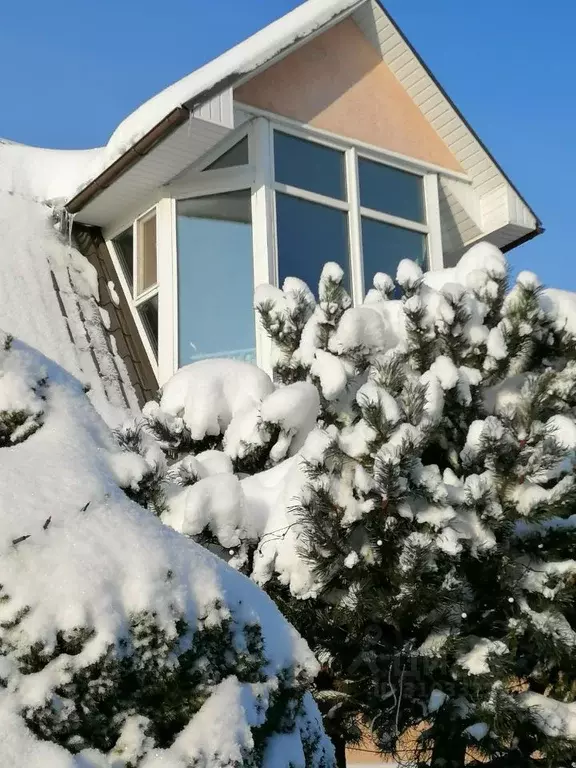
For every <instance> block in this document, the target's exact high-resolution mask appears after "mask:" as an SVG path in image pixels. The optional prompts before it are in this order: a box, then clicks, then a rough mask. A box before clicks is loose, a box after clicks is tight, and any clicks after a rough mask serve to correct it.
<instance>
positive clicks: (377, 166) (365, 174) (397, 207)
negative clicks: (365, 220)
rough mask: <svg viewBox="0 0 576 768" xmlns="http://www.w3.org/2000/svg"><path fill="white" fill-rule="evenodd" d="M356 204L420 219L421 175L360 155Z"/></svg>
mask: <svg viewBox="0 0 576 768" xmlns="http://www.w3.org/2000/svg"><path fill="white" fill-rule="evenodd" d="M358 174H359V180H360V205H362V206H364V207H365V208H372V209H373V210H375V211H382V213H389V214H391V215H392V216H400V217H401V218H403V219H410V220H411V221H419V222H422V223H423V222H424V221H425V219H426V217H425V214H424V196H423V191H422V177H421V176H415V175H414V174H413V173H406V172H405V171H400V170H398V168H391V167H390V166H388V165H382V164H381V163H373V162H372V161H371V160H365V159H364V158H360V159H359V160H358Z"/></svg>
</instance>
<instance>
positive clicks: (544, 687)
mask: <svg viewBox="0 0 576 768" xmlns="http://www.w3.org/2000/svg"><path fill="white" fill-rule="evenodd" d="M318 296H319V299H318V302H316V300H315V299H314V297H313V295H312V293H311V291H310V290H309V289H308V288H307V286H305V285H304V284H303V283H302V282H301V281H298V280H295V279H290V280H288V281H286V283H285V285H284V287H283V290H282V291H280V290H278V289H274V288H270V287H266V288H260V289H258V291H257V296H256V304H257V308H258V310H259V312H260V315H261V318H262V322H263V326H264V327H265V329H266V331H267V332H268V334H269V336H270V338H271V341H272V346H273V350H274V379H275V382H276V386H277V390H276V394H274V396H277V395H281V394H282V393H283V392H286V391H287V390H288V391H289V389H288V388H289V387H294V386H296V385H298V384H308V385H313V386H314V387H315V388H316V389H317V390H318V401H319V408H318V411H317V419H316V427H317V429H316V430H313V431H312V432H311V433H310V436H309V439H308V441H307V442H306V444H305V445H304V449H303V450H302V452H301V454H299V455H300V456H301V459H300V463H301V465H304V466H305V468H306V482H305V483H303V484H301V485H300V486H299V490H298V494H297V496H296V497H294V498H293V499H292V501H291V502H290V504H289V508H288V509H287V510H286V515H285V517H284V520H285V521H287V522H286V524H285V525H283V526H281V527H276V526H272V527H270V526H269V527H268V528H266V529H261V530H260V533H257V532H256V533H255V532H254V529H251V528H250V513H251V510H250V507H249V504H248V503H247V500H246V499H245V498H244V496H243V495H242V492H241V490H239V491H238V497H237V499H238V501H237V503H236V507H234V503H231V505H230V507H229V508H228V509H227V510H226V513H225V514H224V517H223V518H222V517H221V515H222V507H221V506H220V507H218V510H219V511H218V513H217V514H212V512H210V511H209V509H216V507H214V506H213V505H208V506H207V501H206V499H207V498H208V496H210V495H212V496H214V498H218V494H219V490H218V485H219V484H221V485H222V486H224V485H225V484H224V482H223V481H222V479H221V476H217V477H215V478H212V479H211V478H206V477H204V476H203V474H202V473H203V469H202V454H198V453H196V457H197V459H199V464H198V465H196V464H193V465H191V466H190V467H188V466H187V465H186V462H189V461H190V457H189V456H187V455H186V452H185V451H183V452H182V453H178V454H177V455H175V458H176V459H177V462H176V464H175V465H173V470H172V471H176V472H178V474H179V476H180V477H181V484H182V485H183V486H189V487H193V486H194V485H196V486H197V487H198V489H200V488H202V492H203V494H208V496H206V495H204V496H202V495H201V494H200V493H198V494H197V495H196V496H195V497H194V498H195V504H196V505H197V507H196V508H195V511H194V514H192V515H189V517H188V518H187V519H186V520H185V522H184V525H183V524H182V521H181V520H180V521H178V520H177V519H176V518H175V517H174V516H173V515H174V512H173V509H174V505H173V501H172V500H170V499H169V501H168V507H169V508H170V509H171V511H170V513H169V515H168V516H164V517H163V519H165V520H166V522H168V523H169V524H171V525H175V527H177V528H180V529H181V530H184V529H185V531H186V532H188V533H192V534H193V535H196V536H198V535H199V534H200V533H201V536H200V538H203V540H204V543H205V544H207V545H208V546H209V548H211V549H215V550H217V551H219V553H220V554H221V555H222V556H224V557H225V558H226V559H228V558H230V557H231V558H232V559H231V562H232V563H233V564H234V565H236V566H237V567H240V568H242V569H243V570H244V571H245V572H246V573H252V574H253V575H254V577H255V578H257V579H258V581H259V582H260V583H263V584H264V586H265V588H266V590H267V592H268V593H269V594H270V595H271V596H272V597H273V599H274V600H275V601H276V603H277V605H278V606H279V607H280V609H281V610H282V612H283V613H284V615H285V616H287V617H288V618H289V619H290V621H291V622H292V623H293V624H294V625H295V626H296V627H297V628H298V629H299V631H300V632H301V633H302V634H303V636H304V637H305V638H306V639H307V641H308V643H309V644H310V646H311V648H312V649H313V651H314V652H315V653H316V655H317V658H318V659H319V660H320V662H321V665H322V666H321V673H320V675H319V676H318V678H317V680H316V691H315V696H316V700H317V702H318V704H319V705H320V708H321V710H322V713H323V716H324V724H325V727H326V730H327V731H328V733H329V734H330V735H331V737H332V739H333V741H334V743H335V746H336V752H337V756H338V759H339V763H340V764H341V765H343V764H344V762H345V746H346V744H351V743H354V742H355V741H356V740H357V739H358V738H359V737H360V735H361V733H362V731H363V729H368V731H369V732H370V733H371V734H372V737H373V739H374V740H375V742H376V744H377V746H378V747H379V748H380V749H381V750H382V751H383V752H385V753H395V754H396V755H397V757H398V758H399V759H400V760H401V763H402V764H403V765H404V764H405V765H413V766H416V765H422V766H424V765H431V766H433V767H434V768H440V767H441V766H442V767H443V768H449V767H450V766H452V767H456V766H458V767H459V768H460V767H461V766H464V765H465V764H466V765H479V766H480V765H489V766H493V767H494V768H500V767H501V766H502V767H504V766H510V767H511V766H517V767H518V768H523V767H525V768H529V767H530V768H536V767H537V766H542V767H545V768H559V766H564V765H566V766H567V765H569V764H570V763H571V761H572V760H574V759H576V727H575V726H574V722H575V721H576V703H574V702H575V699H576V688H575V687H574V680H575V679H576V668H575V667H576V662H575V661H574V658H575V656H574V653H573V648H574V645H575V643H576V611H575V610H574V607H573V606H574V598H575V597H576V594H575V592H576V564H575V563H574V560H573V559H572V552H573V551H574V544H575V543H576V542H575V534H574V528H573V527H572V525H571V516H572V515H574V514H576V506H575V501H576V488H575V486H574V469H573V465H574V452H575V451H576V424H575V416H576V346H575V336H574V334H573V333H572V332H571V330H570V329H571V328H574V327H575V323H574V318H575V317H576V307H575V305H576V301H575V300H574V297H572V296H569V297H568V299H566V297H564V299H563V302H564V305H565V307H564V310H563V311H564V320H563V319H562V313H559V312H558V311H557V310H558V306H556V305H555V304H554V301H553V298H554V297H553V296H552V295H551V294H550V292H548V293H545V292H543V290H542V288H541V287H540V285H539V283H538V281H537V280H536V278H535V277H534V276H533V275H531V274H529V273H522V274H521V275H520V276H519V277H518V279H517V281H516V284H515V286H514V287H513V289H512V290H511V291H510V292H509V293H508V292H507V274H506V263H505V261H504V259H503V257H502V255H501V254H500V253H499V252H498V251H497V249H495V248H493V247H491V246H487V245H481V246H478V247H476V248H475V249H472V250H471V251H470V252H469V253H468V254H466V255H465V256H464V257H463V259H462V260H461V262H460V264H459V265H458V267H457V268H456V269H454V270H446V271H444V272H440V273H430V274H428V275H425V276H423V275H422V272H421V271H420V269H419V268H418V267H417V266H416V265H415V264H413V263H411V262H402V263H401V265H400V267H399V270H398V274H397V281H396V284H395V283H394V281H393V280H392V279H391V278H390V277H389V276H386V275H383V274H378V275H376V277H375V279H374V288H373V289H372V290H371V291H369V293H368V295H367V296H366V299H365V301H364V303H363V304H362V305H361V306H359V307H352V306H351V301H350V297H349V296H348V295H347V294H346V292H345V290H344V288H343V275H342V272H341V270H340V269H339V268H337V267H336V265H327V267H326V268H325V270H324V272H323V275H322V279H321V283H320V286H319V292H318ZM396 297H399V298H396ZM550 305H551V306H550ZM566 305H568V308H569V309H568V311H566ZM546 306H548V307H549V311H545V309H544V308H545V307H546ZM272 394H273V393H269V392H266V393H264V394H262V397H261V399H260V401H259V402H258V403H257V404H256V405H255V406H254V409H253V411H252V412H251V415H250V416H249V418H247V419H244V420H242V419H240V420H238V421H237V423H236V424H235V428H234V429H233V430H232V431H233V432H234V436H235V441H233V442H232V444H227V428H228V426H227V425H226V428H223V429H222V433H221V436H220V437H219V438H218V439H219V441H220V442H219V447H220V448H221V449H222V451H223V452H224V454H226V453H228V454H229V456H230V459H231V460H232V462H233V467H232V469H234V470H235V471H236V472H237V473H239V474H238V479H237V481H236V482H237V483H238V488H243V487H244V486H243V485H242V484H243V483H244V482H245V481H243V480H242V473H243V471H248V473H249V474H252V475H253V476H254V478H255V479H257V478H258V477H259V475H260V474H261V473H263V472H264V474H263V475H262V477H263V478H264V477H268V474H266V470H268V469H269V468H270V467H274V466H278V468H279V469H281V467H282V459H283V458H284V456H287V455H292V454H293V451H291V452H288V451H286V450H284V449H283V450H279V451H278V452H277V454H276V455H275V453H274V447H275V446H276V445H280V446H282V445H283V440H282V439H280V437H281V435H280V433H281V432H282V431H284V437H285V436H286V435H288V434H289V432H287V431H286V423H285V422H283V427H282V428H281V429H280V430H279V431H277V432H273V431H272V430H270V429H269V428H268V426H267V425H266V424H265V420H264V419H263V416H262V414H263V413H265V408H264V403H265V402H266V399H267V398H269V397H271V396H272ZM158 417H159V418H161V419H166V418H168V419H173V418H174V415H173V414H168V415H167V414H166V413H165V412H164V411H163V407H162V404H160V405H159V406H158ZM177 418H181V420H182V422H183V424H184V427H185V426H186V418H183V417H181V416H178V417H177ZM232 423H234V420H233V422H232ZM176 427H177V428H176V430H175V432H176V433H177V434H179V433H180V432H181V431H182V428H183V427H182V425H181V424H180V423H178V422H177V424H176ZM260 430H261V431H260ZM242 435H244V440H242ZM169 442H170V440H168V441H167V444H169ZM301 442H302V441H301V440H300V443H301ZM241 443H243V444H244V446H245V447H246V449H247V450H246V455H247V456H249V457H250V463H245V464H244V465H243V464H242V460H243V457H239V456H238V454H237V453H235V448H232V445H235V446H236V445H238V444H241ZM256 449H258V450H256ZM239 458H240V460H239ZM189 470H190V471H189ZM269 477H270V478H271V479H270V480H267V481H266V483H268V482H272V481H273V482H277V478H281V475H269ZM182 478H183V479H182ZM207 480H209V481H210V482H211V483H212V485H211V486H209V485H206V482H207ZM212 481H214V482H212ZM230 482H231V483H232V484H233V482H234V478H232V479H231V481H230ZM278 482H283V480H282V479H280V480H278ZM226 487H227V488H229V487H230V483H229V482H227V483H226ZM250 493H252V494H253V493H254V487H253V486H251V490H250ZM174 498H176V497H174ZM182 498H186V499H187V503H188V502H190V500H191V498H192V497H191V496H187V497H182V496H181V497H180V501H179V502H178V503H179V504H180V506H182ZM222 498H223V497H222ZM202 505H203V506H202ZM189 511H190V507H188V512H189ZM254 513H255V514H256V513H257V515H260V514H261V513H260V512H259V511H258V510H255V512H254ZM170 515H172V517H170ZM231 521H233V522H232V523H231ZM182 525H183V527H182ZM202 526H204V527H202ZM231 528H232V529H233V536H231V535H230V531H231ZM234 537H236V538H234ZM236 539H237V540H238V541H237V542H236ZM278 541H280V544H278ZM231 542H236V543H231ZM285 542H289V543H285ZM293 542H295V544H294V546H295V548H296V550H297V551H295V552H293V553H288V556H287V558H286V557H284V560H283V563H284V565H283V566H282V567H283V569H284V570H282V571H279V570H278V568H279V566H278V562H277V560H276V557H277V555H275V554H273V555H267V556H266V555H265V553H266V552H268V551H270V550H272V551H273V552H276V553H278V557H279V556H280V554H281V552H282V551H283V552H284V554H286V547H289V546H292V545H293ZM283 547H284V550H283V549H282V548H283ZM287 561H288V565H286V562H287ZM295 563H296V565H295ZM297 563H300V565H298V564H297ZM290 568H292V569H293V571H292V576H294V574H296V575H297V576H298V577H300V576H301V575H302V573H300V574H298V573H297V571H298V569H300V571H301V572H304V571H306V572H307V573H308V572H311V574H312V577H311V578H312V582H313V586H312V587H311V588H308V589H307V590H305V591H304V592H302V591H299V592H298V591H295V590H294V585H293V580H291V573H290ZM287 569H288V570H287ZM294 569H295V570H294ZM303 578H304V577H303ZM306 578H308V577H306ZM304 580H306V579H304ZM300 581H302V579H300ZM307 583H308V582H307ZM407 733H414V734H416V736H415V737H414V739H412V741H411V742H410V744H409V745H408V743H407V740H406V734H407Z"/></svg>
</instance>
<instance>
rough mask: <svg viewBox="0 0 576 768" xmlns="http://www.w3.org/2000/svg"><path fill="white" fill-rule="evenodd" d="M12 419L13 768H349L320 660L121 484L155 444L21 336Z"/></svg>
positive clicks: (5, 480)
mask: <svg viewBox="0 0 576 768" xmlns="http://www.w3.org/2000/svg"><path fill="white" fill-rule="evenodd" d="M0 403H1V406H2V410H1V411H0V423H2V429H3V432H2V435H3V439H2V442H0V467H1V469H0V532H1V534H2V535H1V536H0V734H1V739H0V765H2V766H6V768H8V766H10V768H32V766H48V765H49V766H54V768H112V766H114V768H138V767H139V766H142V768H152V766H157V765H160V764H161V765H167V766H168V765H169V766H176V765H178V766H183V765H194V766H197V768H225V766H230V765H235V766H238V767H239V768H240V767H241V766H249V767H250V768H257V767H258V766H264V765H275V766H276V765H278V766H285V767H286V768H288V766H290V767H291V768H292V766H298V768H308V766H312V767H313V768H331V766H332V765H333V751H332V747H331V745H330V743H329V742H328V740H327V738H326V736H325V734H324V732H323V729H322V722H321V718H320V715H319V713H318V711H317V708H316V705H315V704H314V702H313V699H312V697H311V695H310V692H309V688H310V684H311V678H312V677H313V676H314V674H315V669H316V664H315V662H314V660H313V657H312V656H311V654H310V652H309V650H308V649H307V648H306V646H305V644H304V643H303V642H302V641H301V639H300V638H298V637H297V636H296V635H295V633H294V631H293V629H292V628H291V627H289V626H288V625H287V623H286V622H285V621H284V620H283V619H282V617H281V616H280V614H279V612H278V611H277V610H276V609H275V607H274V606H273V605H272V603H271V602H270V600H269V599H268V598H267V597H266V595H264V594H263V593H262V592H261V590H259V589H258V588H257V587H256V586H255V585H254V584H251V583H250V582H249V581H248V580H247V579H245V578H244V577H243V576H241V575H240V574H238V573H236V572H235V571H233V570H232V569H230V568H228V566H226V565H225V564H224V563H221V562H220V561H219V560H217V559H216V558H213V557H211V556H209V555H208V554H207V553H206V552H205V551H204V550H203V549H202V548H201V547H198V546H197V545H195V544H194V543H193V542H190V541H189V540H187V539H186V538H185V537H184V536H182V535H181V534H178V533H176V532H175V531H172V530H170V529H169V528H167V527H166V526H164V525H162V524H161V523H160V522H159V521H158V520H157V519H156V518H155V516H153V515H150V514H148V513H147V512H145V511H144V510H143V509H142V508H141V507H139V506H138V505H137V504H135V503H134V501H131V500H129V499H128V498H127V497H126V495H125V494H124V493H123V492H122V491H121V489H120V487H119V486H118V484H117V483H118V482H121V484H122V485H123V487H124V488H131V487H132V488H136V490H138V489H137V486H138V482H140V481H142V480H144V483H143V485H141V487H140V491H141V492H144V490H145V487H148V493H149V496H148V501H149V502H150V504H153V505H157V501H158V499H157V497H156V496H155V495H154V494H153V493H152V494H151V495H150V488H151V487H152V485H154V483H153V482H152V480H151V477H152V475H151V474H150V473H148V474H147V472H148V470H149V469H150V467H152V466H156V468H157V470H158V472H161V469H162V467H163V463H162V462H163V456H162V455H161V454H160V460H159V461H157V463H156V465H155V464H154V459H155V457H156V458H158V456H157V454H156V453H155V448H154V446H152V447H151V446H150V442H149V440H150V439H149V438H148V437H146V436H145V435H143V433H141V431H139V430H138V429H136V428H134V427H133V426H132V427H131V428H127V429H125V430H123V431H122V432H121V433H119V435H117V436H116V439H113V437H112V435H111V434H110V432H109V430H108V428H107V427H106V426H105V425H104V423H103V422H102V421H101V420H100V418H99V417H98V416H97V414H96V412H95V411H94V409H93V408H92V406H91V404H90V403H89V401H88V398H87V396H86V393H85V392H84V390H83V388H82V386H81V385H80V384H79V383H78V381H76V380H75V379H74V378H73V377H72V376H70V375H69V374H68V373H66V372H65V371H64V370H62V369H61V368H59V367H58V366H57V365H56V364H55V363H52V362H50V361H47V360H45V359H43V358H42V357H41V356H40V355H39V354H38V353H36V352H35V351H34V350H31V349H30V348H29V347H27V346H26V345H24V344H20V343H19V342H16V341H14V342H13V341H12V339H10V338H9V337H7V336H4V335H2V336H0ZM15 414H16V415H15ZM118 441H119V442H120V445H119V444H118ZM146 446H148V447H146ZM148 454H151V457H149V461H148V462H146V460H145V457H146V456H147V455H148ZM131 478H133V479H134V482H132V481H131ZM135 492H136V491H135ZM155 512H156V513H158V512H159V510H158V509H157V508H155Z"/></svg>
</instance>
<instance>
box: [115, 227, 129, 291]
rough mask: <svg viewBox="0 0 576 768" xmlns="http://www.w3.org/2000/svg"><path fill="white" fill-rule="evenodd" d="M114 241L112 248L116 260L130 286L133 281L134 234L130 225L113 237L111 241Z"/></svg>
mask: <svg viewBox="0 0 576 768" xmlns="http://www.w3.org/2000/svg"><path fill="white" fill-rule="evenodd" d="M112 242H113V243H114V250H115V251H116V255H117V256H118V261H119V262H120V266H121V267H122V271H123V272H124V277H125V278H126V280H127V281H128V284H129V285H130V287H132V283H133V281H134V264H133V260H134V234H133V232H132V227H130V228H129V229H126V230H125V231H124V232H122V234H120V235H118V237H115V238H114V240H113V241H112Z"/></svg>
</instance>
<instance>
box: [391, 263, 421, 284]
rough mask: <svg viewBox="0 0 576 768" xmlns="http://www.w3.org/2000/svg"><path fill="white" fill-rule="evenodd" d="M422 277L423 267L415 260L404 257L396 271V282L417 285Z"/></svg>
mask: <svg viewBox="0 0 576 768" xmlns="http://www.w3.org/2000/svg"><path fill="white" fill-rule="evenodd" d="M421 279H422V269H421V268H420V267H419V266H418V264H416V262H415V261H411V260H410V259H402V261H401V262H400V264H398V269H397V271H396V282H397V283H398V284H399V285H401V286H402V287H403V288H404V287H410V286H412V285H415V284H416V283H417V282H418V280H421Z"/></svg>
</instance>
